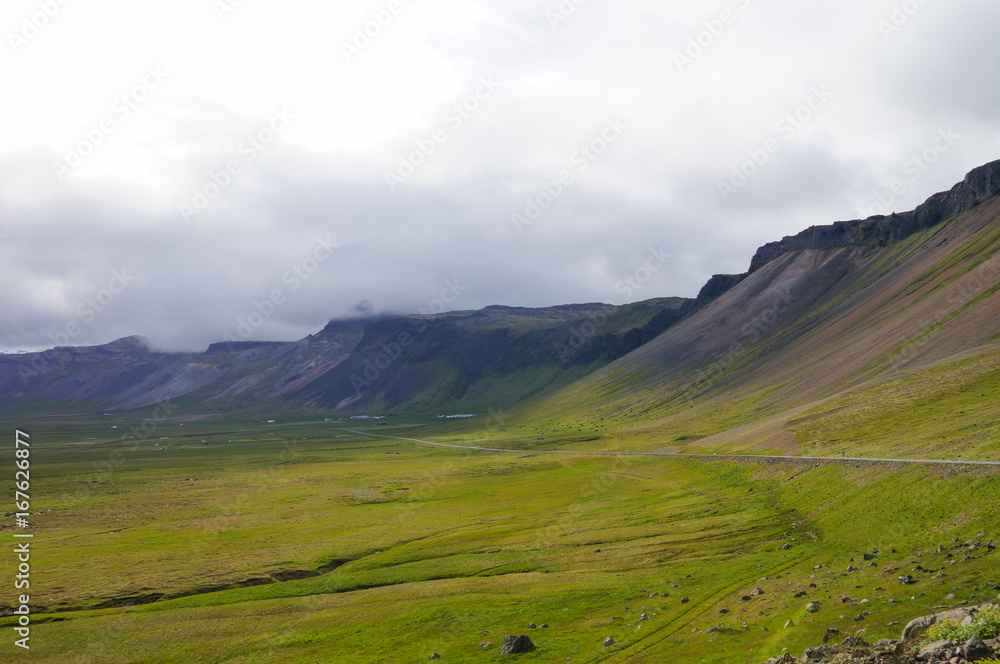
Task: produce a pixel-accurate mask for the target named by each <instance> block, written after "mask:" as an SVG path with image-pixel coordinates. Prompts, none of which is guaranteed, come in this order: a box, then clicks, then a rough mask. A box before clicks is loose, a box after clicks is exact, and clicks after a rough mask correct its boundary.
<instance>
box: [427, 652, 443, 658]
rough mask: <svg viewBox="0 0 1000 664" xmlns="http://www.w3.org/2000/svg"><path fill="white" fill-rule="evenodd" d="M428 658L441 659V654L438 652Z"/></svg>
mask: <svg viewBox="0 0 1000 664" xmlns="http://www.w3.org/2000/svg"><path fill="white" fill-rule="evenodd" d="M427 659H441V655H439V654H437V653H434V654H433V655H431V656H430V657H428V658H427Z"/></svg>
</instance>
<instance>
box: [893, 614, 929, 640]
mask: <svg viewBox="0 0 1000 664" xmlns="http://www.w3.org/2000/svg"><path fill="white" fill-rule="evenodd" d="M936 622H937V616H921V617H920V618H914V619H913V620H911V621H910V622H908V623H906V627H904V628H903V634H902V636H900V637H899V640H900V641H909V640H910V639H912V638H915V637H917V636H920V635H921V634H923V633H924V631H925V630H926V629H927V628H928V627H930V626H931V625H933V624H934V623H936Z"/></svg>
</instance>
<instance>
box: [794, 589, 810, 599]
mask: <svg viewBox="0 0 1000 664" xmlns="http://www.w3.org/2000/svg"><path fill="white" fill-rule="evenodd" d="M808 594H809V593H807V592H806V591H804V590H803V591H802V592H798V593H795V599H801V598H802V597H805V596H806V595H808Z"/></svg>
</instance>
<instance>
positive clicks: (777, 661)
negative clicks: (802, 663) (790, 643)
mask: <svg viewBox="0 0 1000 664" xmlns="http://www.w3.org/2000/svg"><path fill="white" fill-rule="evenodd" d="M798 661H799V660H797V659H796V658H794V657H792V656H791V655H789V654H788V653H787V652H786V653H785V654H784V655H782V656H781V657H772V658H771V659H769V660H767V661H766V662H764V664H798Z"/></svg>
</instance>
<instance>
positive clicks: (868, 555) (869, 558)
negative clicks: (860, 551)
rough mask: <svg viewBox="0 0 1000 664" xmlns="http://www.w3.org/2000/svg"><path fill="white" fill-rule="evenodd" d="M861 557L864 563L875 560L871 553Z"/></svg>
mask: <svg viewBox="0 0 1000 664" xmlns="http://www.w3.org/2000/svg"><path fill="white" fill-rule="evenodd" d="M863 557H864V559H865V561H866V562H867V561H869V560H875V555H874V554H871V553H866V554H865V555H864V556H863Z"/></svg>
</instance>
